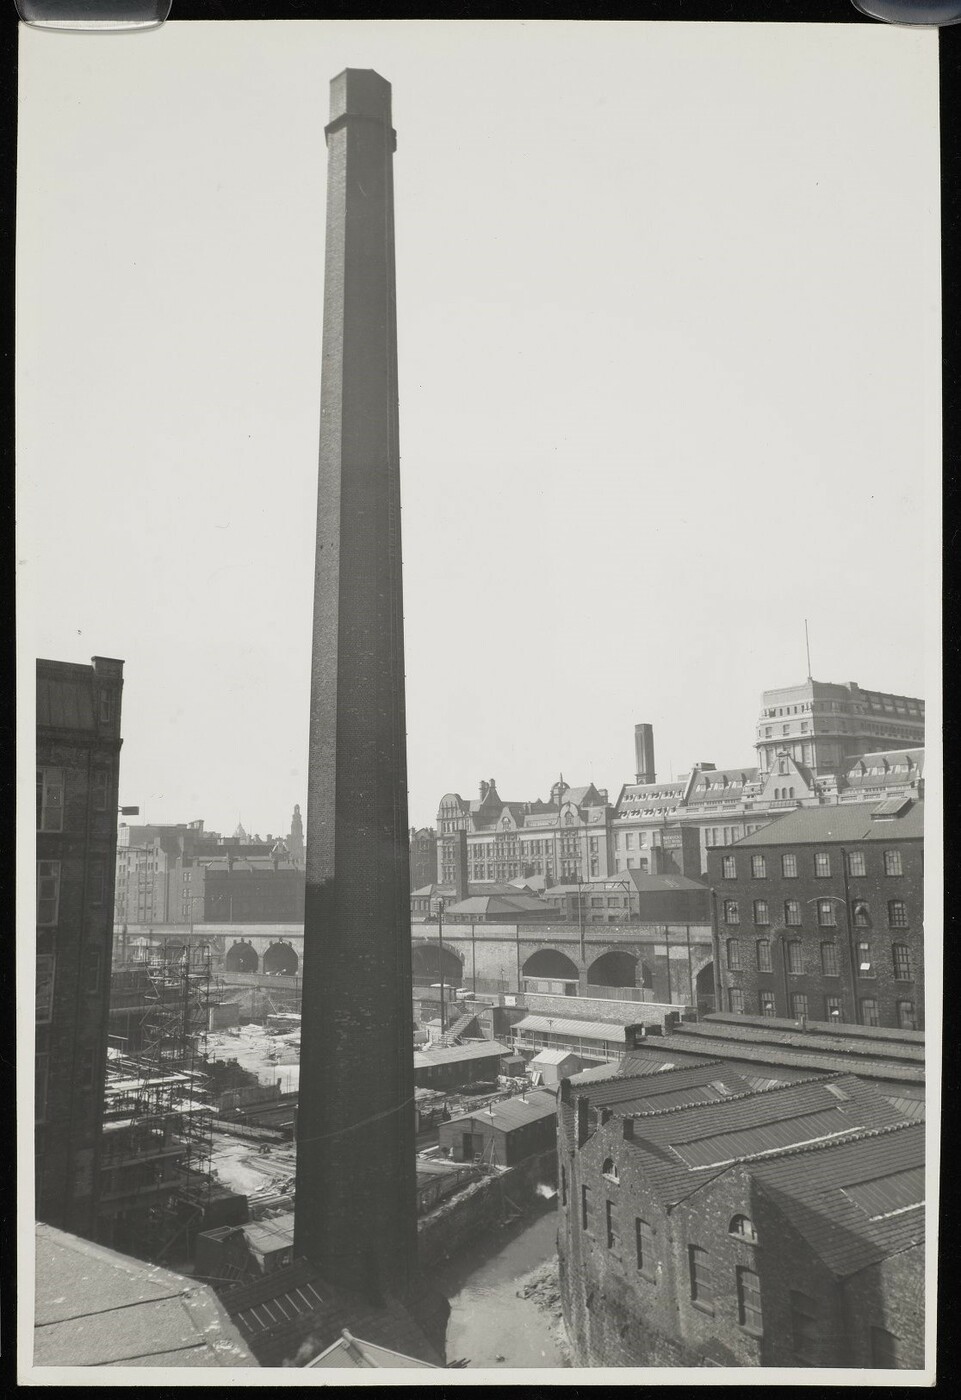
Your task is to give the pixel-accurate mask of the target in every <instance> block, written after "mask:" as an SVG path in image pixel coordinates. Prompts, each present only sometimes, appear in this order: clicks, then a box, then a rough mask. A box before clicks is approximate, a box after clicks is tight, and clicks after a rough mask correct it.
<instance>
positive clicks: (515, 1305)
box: [434, 1205, 570, 1369]
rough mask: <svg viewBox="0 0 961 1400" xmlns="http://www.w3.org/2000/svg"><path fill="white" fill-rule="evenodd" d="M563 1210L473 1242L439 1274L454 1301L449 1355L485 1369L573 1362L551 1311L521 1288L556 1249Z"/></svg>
mask: <svg viewBox="0 0 961 1400" xmlns="http://www.w3.org/2000/svg"><path fill="white" fill-rule="evenodd" d="M556 1238H557V1210H556V1208H555V1207H554V1206H553V1205H551V1206H547V1205H545V1206H544V1207H543V1208H542V1209H539V1210H534V1211H532V1212H531V1213H529V1214H528V1215H527V1216H525V1217H524V1218H523V1219H522V1220H519V1221H516V1222H515V1223H514V1224H513V1225H511V1226H507V1227H505V1228H503V1229H499V1230H496V1231H495V1232H494V1233H493V1234H491V1235H489V1236H486V1237H485V1238H484V1239H482V1240H478V1241H477V1242H475V1243H474V1244H472V1245H470V1246H469V1248H468V1250H467V1251H466V1252H465V1254H464V1255H462V1256H461V1257H460V1258H458V1259H450V1260H447V1261H445V1263H443V1264H442V1265H441V1266H440V1267H439V1268H438V1269H437V1270H436V1271H435V1273H434V1278H435V1280H436V1282H437V1283H438V1285H439V1286H440V1289H441V1291H442V1292H443V1293H444V1294H446V1296H447V1297H448V1298H449V1300H450V1309H451V1312H450V1321H449V1322H448V1324H447V1358H448V1361H456V1360H460V1359H461V1358H466V1359H467V1361H468V1364H469V1366H470V1367H471V1369H474V1368H477V1367H488V1366H490V1367H497V1366H503V1367H510V1366H525V1367H527V1366H529V1367H538V1368H540V1369H543V1368H545V1367H565V1366H568V1365H569V1364H570V1363H569V1362H568V1361H567V1359H566V1358H565V1356H564V1354H563V1352H562V1350H561V1348H560V1346H559V1344H558V1340H557V1337H556V1333H555V1328H554V1319H553V1317H552V1315H551V1313H549V1312H547V1311H546V1310H545V1309H543V1308H540V1307H538V1306H537V1304H536V1303H534V1302H533V1301H532V1300H531V1299H529V1298H519V1297H518V1296H517V1290H518V1288H519V1287H520V1286H521V1282H522V1280H523V1279H524V1278H525V1276H526V1275H527V1274H529V1273H530V1272H531V1271H532V1270H533V1269H536V1268H538V1266H539V1265H541V1264H544V1263H546V1262H547V1261H548V1260H549V1259H552V1258H553V1257H554V1255H555V1254H556V1252H557V1251H556Z"/></svg>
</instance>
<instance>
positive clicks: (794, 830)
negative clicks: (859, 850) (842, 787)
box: [730, 802, 924, 850]
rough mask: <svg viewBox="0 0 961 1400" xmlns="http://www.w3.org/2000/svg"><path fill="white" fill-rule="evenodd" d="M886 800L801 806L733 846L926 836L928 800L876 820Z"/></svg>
mask: <svg viewBox="0 0 961 1400" xmlns="http://www.w3.org/2000/svg"><path fill="white" fill-rule="evenodd" d="M883 805H884V804H883V803H867V802H864V803H861V802H859V803H856V804H855V803H851V804H850V805H848V806H843V805H839V806H836V807H801V808H799V809H798V810H797V811H795V812H789V813H788V814H787V815H786V816H783V817H778V818H777V819H776V820H775V821H772V822H771V823H769V825H767V826H764V827H762V828H761V830H760V831H754V832H752V833H751V835H750V836H744V837H742V838H741V840H740V841H736V842H735V843H734V847H732V848H730V849H737V850H740V849H742V848H743V847H744V846H793V845H805V844H808V843H814V842H831V841H911V840H916V841H920V840H921V839H922V838H923V836H924V803H923V802H914V803H912V805H911V806H910V808H908V810H907V811H905V812H903V813H902V814H901V815H900V816H897V817H893V818H891V819H890V820H887V821H883V820H882V821H873V820H872V817H871V814H872V812H874V811H875V810H876V808H877V807H879V806H883Z"/></svg>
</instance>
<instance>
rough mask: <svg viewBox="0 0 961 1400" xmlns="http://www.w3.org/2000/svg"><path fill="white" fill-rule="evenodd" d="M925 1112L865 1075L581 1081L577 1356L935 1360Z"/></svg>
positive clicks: (588, 1359)
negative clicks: (885, 1092)
mask: <svg viewBox="0 0 961 1400" xmlns="http://www.w3.org/2000/svg"><path fill="white" fill-rule="evenodd" d="M923 1154H924V1128H923V1125H922V1124H920V1123H915V1122H911V1121H909V1120H907V1119H905V1118H904V1117H902V1116H901V1115H900V1114H899V1112H898V1110H897V1109H896V1107H895V1106H894V1105H892V1104H891V1103H890V1102H889V1101H888V1100H887V1099H885V1098H884V1097H882V1096H881V1095H880V1094H879V1093H878V1092H877V1090H875V1089H874V1088H873V1087H872V1086H871V1085H868V1084H866V1083H864V1082H863V1081H861V1080H859V1079H856V1078H855V1077H853V1076H851V1075H841V1076H835V1077H830V1078H828V1077H819V1078H817V1079H808V1080H806V1081H799V1082H796V1083H793V1084H788V1085H779V1086H777V1087H774V1088H767V1089H760V1090H759V1089H755V1088H753V1087H752V1086H751V1084H750V1082H749V1081H744V1080H743V1079H741V1078H740V1077H739V1076H737V1075H736V1074H732V1073H731V1072H730V1071H725V1070H719V1069H718V1067H717V1066H716V1065H714V1066H711V1065H707V1066H701V1067H695V1068H686V1069H678V1070H665V1071H662V1072H661V1073H658V1074H655V1075H652V1076H637V1077H630V1078H625V1077H618V1078H615V1079H609V1080H604V1081H593V1082H591V1081H590V1080H587V1081H586V1082H585V1081H580V1080H579V1079H575V1080H568V1081H565V1082H564V1083H563V1084H562V1086H561V1097H560V1104H559V1111H558V1163H559V1178H560V1201H559V1225H558V1253H559V1257H560V1277H561V1295H562V1301H563V1306H564V1316H565V1321H566V1324H567V1330H568V1334H569V1336H570V1337H571V1340H572V1342H573V1344H574V1348H575V1354H576V1360H577V1364H579V1365H587V1366H638V1365H642V1366H652V1365H660V1366H705V1365H713V1366H784V1367H792V1368H793V1367H797V1366H803V1367H810V1366H819V1367H822V1366H851V1367H880V1368H884V1369H891V1368H896V1369H914V1368H919V1367H921V1366H922V1365H923V1361H924V1347H923V1336H924V1333H923V1328H924V1322H923V1307H922V1306H921V1300H922V1299H923V1290H924V1245H923V1241H924V1155H923Z"/></svg>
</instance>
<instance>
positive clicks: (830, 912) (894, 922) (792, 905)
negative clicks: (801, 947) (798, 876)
mask: <svg viewBox="0 0 961 1400" xmlns="http://www.w3.org/2000/svg"><path fill="white" fill-rule="evenodd" d="M805 903H807V904H814V905H816V906H817V916H818V923H819V924H820V925H821V927H822V928H834V927H835V925H836V924H837V905H838V904H840V903H843V900H839V899H835V898H833V897H832V898H830V899H809V900H806V901H805ZM782 907H783V911H784V922H785V924H786V925H787V927H788V928H799V927H800V925H801V915H802V912H803V909H802V905H801V901H800V900H799V899H786V900H785V901H784V904H783V906H782ZM751 913H752V916H753V921H754V923H755V924H758V925H759V926H761V927H764V926H765V925H766V924H769V923H770V922H771V909H770V905H769V904H768V901H767V900H766V899H755V900H754V901H753V902H752V906H751ZM851 920H852V922H853V924H854V926H855V928H871V927H872V920H871V907H870V905H869V904H868V902H867V900H866V899H855V900H854V901H853V903H852V905H851ZM724 922H725V923H726V924H739V923H740V922H741V906H740V904H739V903H738V901H737V900H736V899H726V900H725V901H724ZM888 928H910V919H909V918H908V906H907V904H906V903H905V901H904V900H903V899H889V900H888Z"/></svg>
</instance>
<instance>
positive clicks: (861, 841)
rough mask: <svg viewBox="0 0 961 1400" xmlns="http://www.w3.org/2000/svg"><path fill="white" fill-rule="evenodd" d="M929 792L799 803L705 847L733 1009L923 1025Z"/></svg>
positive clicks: (725, 990) (724, 992) (722, 978)
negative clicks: (846, 803)
mask: <svg viewBox="0 0 961 1400" xmlns="http://www.w3.org/2000/svg"><path fill="white" fill-rule="evenodd" d="M923 838H924V804H923V803H922V802H912V801H910V800H909V799H895V800H893V801H888V802H881V803H877V804H873V805H871V806H868V805H866V804H865V805H863V806H862V805H859V806H856V807H855V806H852V807H840V806H839V807H830V808H804V809H801V810H800V811H797V812H794V813H792V814H790V815H788V816H785V817H782V818H781V819H780V820H779V821H777V822H774V823H772V824H771V825H770V826H768V827H765V828H764V830H763V831H759V832H755V833H754V835H752V836H748V837H746V838H745V839H744V840H743V841H740V842H738V843H737V844H736V845H735V846H733V847H731V848H730V849H729V850H728V851H711V852H710V869H709V878H710V881H711V884H712V886H713V889H714V892H715V907H716V927H717V942H718V949H717V963H716V966H717V969H718V982H719V986H720V991H721V1003H722V1006H723V1009H724V1010H726V1011H733V1012H743V1013H745V1014H747V1015H762V1016H782V1017H788V1018H791V1019H794V1020H799V1019H801V1018H802V1017H804V1018H810V1019H813V1020H818V1021H832V1020H834V1021H839V1022H851V1023H853V1024H860V1025H866V1026H886V1027H902V1028H905V1029H913V1028H922V1027H923V1025H924V900H923V895H924V889H923V844H924V843H923Z"/></svg>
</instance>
